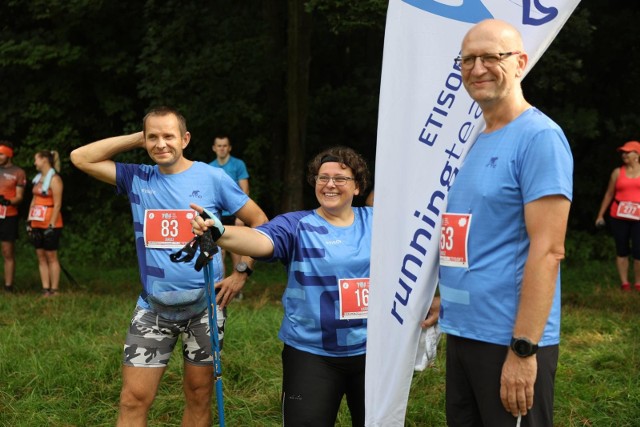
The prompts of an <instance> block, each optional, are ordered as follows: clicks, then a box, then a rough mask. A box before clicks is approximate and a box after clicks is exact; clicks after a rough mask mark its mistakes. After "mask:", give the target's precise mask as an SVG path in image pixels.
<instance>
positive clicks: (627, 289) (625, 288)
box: [620, 283, 631, 291]
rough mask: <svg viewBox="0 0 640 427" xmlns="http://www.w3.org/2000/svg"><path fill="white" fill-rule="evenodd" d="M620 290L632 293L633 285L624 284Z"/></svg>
mask: <svg viewBox="0 0 640 427" xmlns="http://www.w3.org/2000/svg"><path fill="white" fill-rule="evenodd" d="M620 289H621V290H623V291H630V290H631V283H623V284H622V285H620Z"/></svg>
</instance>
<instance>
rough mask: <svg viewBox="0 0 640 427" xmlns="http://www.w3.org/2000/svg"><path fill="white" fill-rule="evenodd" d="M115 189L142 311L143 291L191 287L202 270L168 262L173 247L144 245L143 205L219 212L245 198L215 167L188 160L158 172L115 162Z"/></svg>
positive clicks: (218, 265) (217, 264) (217, 267)
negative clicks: (125, 217) (128, 224)
mask: <svg viewBox="0 0 640 427" xmlns="http://www.w3.org/2000/svg"><path fill="white" fill-rule="evenodd" d="M116 191H117V193H118V194H126V195H127V197H128V198H129V202H130V204H131V213H132V214H133V229H134V233H135V239H136V252H137V254H138V266H139V268H140V282H141V283H142V288H143V292H142V293H141V295H140V298H139V299H138V304H139V305H140V306H141V307H143V308H146V309H149V308H150V307H149V305H148V304H147V302H146V300H145V296H146V294H154V293H159V292H166V291H176V290H193V289H200V288H202V287H203V286H204V275H203V273H202V271H200V272H198V271H196V270H195V268H194V266H195V261H196V258H197V257H196V258H194V259H193V260H192V261H191V262H187V263H174V262H171V260H170V259H169V255H170V254H172V253H174V252H176V251H177V249H168V248H167V249H155V248H147V247H145V245H144V236H143V231H144V214H145V210H146V209H190V208H189V204H190V203H196V204H198V205H200V206H203V207H204V208H206V209H208V210H209V211H211V212H212V213H214V214H215V215H217V216H220V214H221V211H222V210H223V209H228V210H230V211H232V212H236V211H237V210H238V209H240V208H241V207H242V206H244V205H245V204H246V203H247V201H248V200H249V197H248V196H247V195H246V194H244V192H243V191H242V190H241V189H240V187H238V185H237V184H236V183H235V182H234V181H233V180H231V178H229V176H228V175H227V174H225V173H224V172H222V171H221V170H218V169H213V168H211V167H209V166H208V165H207V164H206V163H201V162H193V165H192V166H191V167H190V168H189V169H187V170H186V171H184V172H181V173H177V174H162V173H161V172H160V171H159V169H158V166H157V165H154V166H150V165H138V164H127V163H116ZM213 267H214V272H215V275H216V277H215V280H216V281H219V280H222V260H221V257H220V252H218V253H217V254H216V255H215V257H214V264H213Z"/></svg>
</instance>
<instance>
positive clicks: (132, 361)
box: [71, 107, 267, 426]
mask: <svg viewBox="0 0 640 427" xmlns="http://www.w3.org/2000/svg"><path fill="white" fill-rule="evenodd" d="M190 140H191V135H190V134H189V132H188V131H187V126H186V120H185V119H184V117H183V116H182V115H181V114H180V113H178V112H177V111H176V110H173V109H170V108H167V107H160V108H157V109H154V110H152V111H151V112H149V113H148V114H147V115H146V116H145V118H144V120H143V131H142V132H137V133H134V134H131V135H122V136H117V137H112V138H107V139H103V140H100V141H96V142H93V143H91V144H88V145H85V146H83V147H80V148H78V149H76V150H74V151H73V152H72V153H71V161H72V162H73V163H74V165H75V166H76V167H78V168H79V169H80V170H82V171H84V172H86V173H87V174H89V175H91V176H93V177H94V178H96V179H99V180H100V181H104V182H106V183H108V184H111V185H115V186H116V189H117V191H118V192H119V193H121V194H126V195H127V197H128V198H129V202H130V204H131V212H132V215H133V228H134V233H135V238H136V251H137V254H138V264H139V268H140V280H141V284H142V292H141V294H140V296H139V298H138V301H137V304H136V308H135V310H134V313H133V316H132V320H131V326H130V327H129V331H128V333H127V337H126V342H125V346H124V357H123V367H122V392H121V394H120V413H119V416H118V426H143V425H147V413H148V411H149V408H150V407H151V404H152V403H153V400H154V398H155V395H156V392H157V390H158V386H159V385H160V380H161V378H162V375H163V373H164V371H165V370H166V366H167V363H168V362H169V358H170V357H171V353H172V351H173V349H174V348H175V347H176V343H177V340H178V338H179V337H180V338H181V340H182V347H181V349H182V353H183V359H184V379H183V390H184V394H185V400H186V406H185V410H184V414H183V418H182V425H186V426H210V425H211V397H212V393H213V365H212V360H213V358H212V351H211V341H210V338H209V337H210V335H209V334H210V333H211V332H210V331H209V326H208V319H207V311H206V297H204V276H203V274H202V273H201V272H197V271H195V269H194V262H193V261H191V262H188V263H173V262H171V260H170V258H169V255H170V254H171V253H173V252H174V251H175V248H174V247H171V245H172V244H174V243H177V242H178V241H179V240H181V239H184V238H186V240H187V241H188V240H189V239H190V237H192V233H191V225H190V222H189V219H188V218H192V217H193V214H194V213H193V211H192V210H191V209H189V204H190V203H191V202H193V201H198V202H199V203H202V204H203V205H204V206H206V207H207V209H209V210H210V211H211V212H213V213H214V214H215V215H220V213H221V212H222V211H223V210H225V209H226V210H228V211H230V212H233V213H234V214H235V215H237V216H238V217H240V218H241V219H242V220H244V221H245V222H246V223H247V224H248V225H249V226H252V227H255V226H258V225H260V224H263V223H265V222H266V221H267V217H266V215H265V214H264V212H262V210H261V209H260V208H259V207H258V205H256V204H255V203H254V202H253V201H252V200H251V199H249V197H248V196H247V195H246V194H244V192H243V191H242V190H241V189H240V188H239V187H238V186H237V185H236V183H235V182H233V181H232V180H231V179H230V178H229V177H228V176H227V175H226V174H225V173H224V172H222V171H220V170H217V169H213V168H211V167H209V166H208V165H206V164H205V163H201V162H194V161H191V160H188V159H186V158H185V157H184V156H183V150H184V149H185V148H186V147H187V145H188V144H189V142H190ZM140 148H142V149H145V150H146V151H147V153H148V154H149V156H150V157H151V159H152V160H153V161H154V163H155V165H153V166H151V165H144V164H127V163H119V162H114V161H113V160H111V159H112V158H113V157H115V156H116V155H117V154H119V153H122V152H126V151H131V150H135V149H140ZM185 219H186V222H185ZM185 232H186V235H185ZM183 244H184V243H181V244H179V245H178V247H180V246H182V245H183ZM212 262H213V268H214V272H215V273H216V274H217V277H216V279H215V281H216V288H218V289H219V292H218V294H217V301H218V303H219V307H224V306H225V305H226V304H227V303H228V302H229V301H230V300H231V299H232V298H233V297H234V296H235V294H237V292H238V291H239V290H240V289H241V288H242V286H243V285H244V282H245V281H246V279H247V276H248V275H249V274H250V270H248V271H245V272H244V273H241V272H234V274H233V275H232V276H230V277H228V278H227V279H225V280H221V279H222V277H223V276H222V270H221V265H222V261H221V257H220V254H219V253H218V254H216V256H215V257H214V258H213V260H212ZM245 262H246V263H249V265H252V263H253V261H252V260H251V258H249V257H246V261H245ZM203 300H204V301H203ZM223 327H224V324H221V322H220V321H219V323H218V333H219V336H220V335H221V334H220V332H221V331H220V330H221V329H222V328H223Z"/></svg>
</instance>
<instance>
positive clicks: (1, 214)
mask: <svg viewBox="0 0 640 427" xmlns="http://www.w3.org/2000/svg"><path fill="white" fill-rule="evenodd" d="M6 217H7V207H6V206H5V205H0V219H5V218H6Z"/></svg>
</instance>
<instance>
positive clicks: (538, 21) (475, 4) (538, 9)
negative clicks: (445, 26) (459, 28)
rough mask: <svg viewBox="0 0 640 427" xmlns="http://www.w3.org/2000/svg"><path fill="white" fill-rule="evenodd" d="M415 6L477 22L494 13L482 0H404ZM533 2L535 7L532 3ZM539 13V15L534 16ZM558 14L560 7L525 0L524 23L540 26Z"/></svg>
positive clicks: (473, 22)
mask: <svg viewBox="0 0 640 427" xmlns="http://www.w3.org/2000/svg"><path fill="white" fill-rule="evenodd" d="M402 1H403V2H404V3H407V4H409V5H411V6H413V7H417V8H418V9H420V10H424V11H425V12H429V13H433V14H434V15H438V16H442V17H444V18H449V19H453V20H456V21H461V22H469V23H471V24H475V23H477V22H480V21H482V20H484V19H491V18H493V15H492V14H491V12H489V9H487V8H486V6H485V5H484V4H483V3H482V0H402ZM532 2H533V8H532V5H531V3H532ZM533 15H537V16H535V17H534V16H533ZM556 16H558V9H557V8H555V7H546V6H543V5H542V4H540V0H523V4H522V23H523V24H524V25H534V26H539V25H543V24H546V23H547V22H550V21H553V19H555V17H556Z"/></svg>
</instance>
